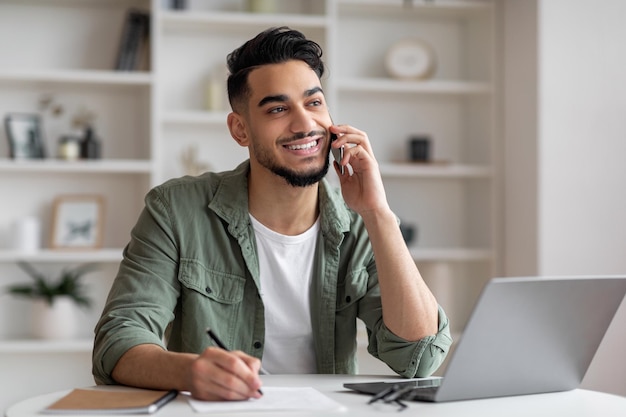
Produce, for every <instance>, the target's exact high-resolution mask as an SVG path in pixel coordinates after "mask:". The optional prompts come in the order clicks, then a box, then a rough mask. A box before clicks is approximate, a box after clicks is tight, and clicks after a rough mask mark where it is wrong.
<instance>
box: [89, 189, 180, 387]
mask: <svg viewBox="0 0 626 417" xmlns="http://www.w3.org/2000/svg"><path fill="white" fill-rule="evenodd" d="M168 217H169V215H168V209H167V206H166V205H165V204H163V202H162V200H161V199H160V198H159V196H158V194H157V193H156V192H154V191H152V192H151V193H149V194H148V196H147V197H146V207H145V208H144V210H143V212H142V214H141V215H140V217H139V220H138V221H137V224H136V225H135V227H134V228H133V231H132V237H131V241H130V243H129V244H128V246H127V247H126V248H125V250H124V259H123V260H122V263H121V265H120V269H119V271H118V274H117V277H116V279H115V281H114V283H113V286H112V287H111V291H110V293H109V297H108V299H107V302H106V305H105V307H104V311H103V313H102V316H101V318H100V320H99V322H98V324H97V325H96V329H95V342H94V350H93V358H92V359H93V361H92V366H93V369H92V372H93V375H94V379H95V381H96V383H98V384H114V383H115V381H114V380H113V379H112V377H111V372H112V371H113V368H114V367H115V365H116V364H117V362H118V360H119V359H120V358H121V357H122V355H123V354H124V353H125V352H126V351H128V350H129V349H130V348H132V347H134V346H137V345H140V344H155V345H159V346H161V347H163V348H165V346H164V343H163V338H164V334H165V331H166V328H167V326H168V325H169V323H170V322H171V321H172V320H173V318H174V313H173V312H174V309H175V306H176V300H177V298H178V295H179V288H178V283H177V278H176V273H177V262H176V258H175V256H176V249H175V244H174V242H173V238H172V232H171V229H170V222H169V220H168Z"/></svg>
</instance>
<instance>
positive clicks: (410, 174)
mask: <svg viewBox="0 0 626 417" xmlns="http://www.w3.org/2000/svg"><path fill="white" fill-rule="evenodd" d="M380 172H381V175H382V176H383V178H468V179H469V178H476V179H480V178H483V179H489V178H491V177H492V169H491V168H490V167H488V166H481V165H463V164H447V163H430V164H429V163H423V164H417V163H415V164H412V163H389V164H385V163H382V164H380Z"/></svg>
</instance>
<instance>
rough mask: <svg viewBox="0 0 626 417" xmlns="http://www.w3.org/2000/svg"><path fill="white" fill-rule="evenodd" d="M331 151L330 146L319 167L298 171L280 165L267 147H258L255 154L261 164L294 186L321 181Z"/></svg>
mask: <svg viewBox="0 0 626 417" xmlns="http://www.w3.org/2000/svg"><path fill="white" fill-rule="evenodd" d="M316 134H319V132H311V133H309V134H308V135H301V136H299V137H298V138H294V139H299V138H301V137H306V136H315V135H316ZM329 152H330V146H329V148H328V149H327V151H326V152H324V154H325V155H326V158H325V159H324V163H323V164H322V166H320V167H318V168H312V169H311V170H309V171H307V172H297V171H295V170H293V169H291V168H288V167H285V166H281V165H278V164H277V163H276V161H274V160H273V158H272V156H271V152H270V151H269V150H265V149H256V148H255V150H254V156H255V157H256V159H257V161H258V162H259V164H261V165H262V166H263V167H265V168H267V169H268V170H270V171H271V172H272V173H273V174H275V175H278V176H279V177H281V178H283V179H284V180H285V181H287V184H289V185H291V186H292V187H308V186H311V185H314V184H317V183H318V182H320V181H321V180H322V179H323V178H324V177H325V176H326V174H327V173H328V169H329V167H330V159H329V158H328V153H329Z"/></svg>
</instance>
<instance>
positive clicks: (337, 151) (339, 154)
mask: <svg viewBox="0 0 626 417" xmlns="http://www.w3.org/2000/svg"><path fill="white" fill-rule="evenodd" d="M336 140H337V134H336V133H331V134H330V142H331V143H332V142H334V141H336ZM330 151H331V152H332V153H333V157H334V158H335V161H337V163H338V164H339V163H341V160H342V159H343V146H342V147H341V148H330ZM340 168H341V175H343V173H344V166H343V165H340Z"/></svg>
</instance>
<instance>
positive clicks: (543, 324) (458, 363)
mask: <svg viewBox="0 0 626 417" xmlns="http://www.w3.org/2000/svg"><path fill="white" fill-rule="evenodd" d="M625 295H626V276H578V277H528V278H521V277H519V278H493V279H492V280H490V281H489V282H488V283H487V285H486V286H485V287H484V288H483V291H482V293H481V295H480V297H479V299H478V302H477V303H476V306H475V307H474V310H473V312H472V314H471V315H470V318H469V321H468V322H467V325H466V327H465V330H464V332H463V335H462V337H461V338H460V340H459V342H458V345H457V347H456V349H455V350H454V351H453V352H452V354H451V357H450V361H449V363H448V366H447V369H446V371H445V374H444V376H443V378H428V379H412V380H402V379H401V380H389V381H381V382H371V383H349V384H348V383H347V384H344V387H345V388H349V389H352V390H355V391H358V392H361V393H367V394H378V393H380V392H381V391H383V390H386V389H388V388H389V387H391V386H393V385H396V389H402V390H403V391H404V392H405V395H404V396H403V397H402V398H403V399H405V400H416V401H433V402H444V401H456V400H469V399H478V398H489V397H504V396H512V395H524V394H538V393H547V392H556V391H567V390H571V389H574V388H577V387H578V386H579V385H580V383H581V381H582V379H583V377H584V376H585V373H586V371H587V369H588V367H589V364H590V363H591V360H592V359H593V356H594V354H595V353H596V350H597V349H598V346H599V345H600V342H601V341H602V338H603V337H604V334H605V332H606V330H607V329H608V327H609V325H610V324H611V321H612V319H613V317H614V315H615V313H616V312H617V309H618V308H619V306H620V304H621V303H622V300H623V299H624V296H625ZM410 387H412V388H410Z"/></svg>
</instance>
